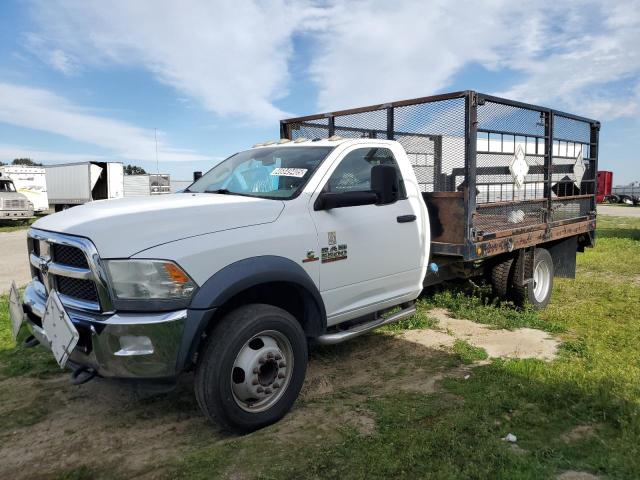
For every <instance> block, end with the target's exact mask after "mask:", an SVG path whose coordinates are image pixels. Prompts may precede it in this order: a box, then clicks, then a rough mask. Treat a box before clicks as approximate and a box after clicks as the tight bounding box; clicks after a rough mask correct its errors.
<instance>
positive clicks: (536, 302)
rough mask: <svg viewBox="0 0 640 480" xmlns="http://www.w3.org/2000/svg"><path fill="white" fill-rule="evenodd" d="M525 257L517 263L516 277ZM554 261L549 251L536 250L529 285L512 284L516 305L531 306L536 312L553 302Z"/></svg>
mask: <svg viewBox="0 0 640 480" xmlns="http://www.w3.org/2000/svg"><path fill="white" fill-rule="evenodd" d="M522 259H524V255H522V256H520V257H518V260H517V261H516V267H515V268H516V275H515V276H514V277H515V278H518V277H519V275H518V272H519V271H520V270H519V269H520V268H524V265H522ZM553 276H554V270H553V259H552V258H551V254H550V253H549V251H548V250H545V249H544V248H536V249H535V251H534V254H533V276H532V278H531V280H530V281H529V283H527V284H525V285H524V286H520V285H518V284H517V283H516V282H515V279H514V281H513V284H512V288H513V299H514V301H515V302H516V304H518V305H520V306H524V305H526V304H530V305H531V306H533V308H535V309H536V310H542V309H543V308H544V307H546V306H547V304H548V303H549V301H550V300H551V291H552V290H553Z"/></svg>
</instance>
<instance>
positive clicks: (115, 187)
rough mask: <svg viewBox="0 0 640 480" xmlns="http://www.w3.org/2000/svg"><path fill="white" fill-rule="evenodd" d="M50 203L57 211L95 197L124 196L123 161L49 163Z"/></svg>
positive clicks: (47, 169) (97, 198) (47, 166)
mask: <svg viewBox="0 0 640 480" xmlns="http://www.w3.org/2000/svg"><path fill="white" fill-rule="evenodd" d="M45 170H46V176H47V188H48V195H49V205H50V206H51V208H53V209H54V210H55V211H56V212H60V211H62V210H66V209H68V208H70V207H74V206H77V205H82V204H85V203H88V202H92V201H94V200H108V199H113V198H122V197H123V196H124V169H123V167H122V163H121V162H78V163H64V164H59V165H46V166H45Z"/></svg>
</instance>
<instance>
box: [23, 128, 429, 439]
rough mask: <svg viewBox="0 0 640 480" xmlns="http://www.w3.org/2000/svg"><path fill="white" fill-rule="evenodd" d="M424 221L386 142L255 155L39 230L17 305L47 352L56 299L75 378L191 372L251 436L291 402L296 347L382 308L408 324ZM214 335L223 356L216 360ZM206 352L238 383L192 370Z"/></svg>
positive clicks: (263, 150) (41, 224) (222, 416)
mask: <svg viewBox="0 0 640 480" xmlns="http://www.w3.org/2000/svg"><path fill="white" fill-rule="evenodd" d="M428 225H429V221H428V214H427V210H426V208H425V206H424V203H423V201H422V197H421V194H420V191H419V189H418V185H417V181H416V177H415V174H414V173H413V170H412V169H411V165H410V163H409V162H408V160H407V157H406V154H405V153H404V150H403V149H402V147H401V146H400V145H399V144H398V143H397V142H393V141H387V140H371V139H357V140H348V139H332V140H321V141H310V140H305V141H298V142H282V143H274V144H270V145H259V146H256V147H254V148H252V149H250V150H247V151H244V152H240V153H238V154H236V155H234V156H232V157H230V158H229V159H227V160H226V161H224V162H222V163H221V164H219V165H217V166H216V167H214V168H213V169H211V170H210V171H209V172H207V173H206V174H205V175H204V176H203V177H202V178H200V179H199V180H198V181H196V182H195V183H194V184H193V185H191V186H190V187H189V188H188V190H187V191H186V192H184V193H182V194H179V195H165V196H153V197H148V198H136V199H126V198H125V199H118V200H111V201H108V202H95V203H90V204H86V205H82V206H79V207H76V208H74V209H73V210H70V211H64V212H61V213H58V214H55V215H51V216H49V217H45V218H42V219H40V220H38V221H37V222H36V223H35V224H34V225H33V228H32V229H31V230H30V231H29V234H28V237H29V250H30V261H31V266H32V273H33V281H32V282H31V283H30V284H29V285H28V286H27V288H26V290H25V292H24V296H23V299H22V308H23V311H24V313H25V318H26V321H27V324H28V325H29V328H30V329H31V331H32V333H33V335H34V338H35V339H37V340H38V341H39V342H40V343H42V344H44V345H51V344H52V342H53V339H52V338H51V337H50V335H49V334H48V332H47V322H46V315H45V313H46V312H47V311H49V310H48V304H49V303H51V302H52V301H51V298H52V297H55V299H56V301H59V308H61V310H63V311H64V315H66V316H67V317H68V319H69V326H70V327H72V329H73V330H75V331H76V332H77V335H76V336H77V341H76V343H75V344H74V345H73V348H72V349H70V350H69V349H67V350H65V352H66V353H64V354H63V355H62V356H61V357H59V359H60V360H64V363H65V364H67V365H68V366H71V367H72V368H73V369H74V371H75V372H76V377H78V376H81V377H82V376H84V377H86V376H88V375H101V376H104V377H115V378H130V379H131V378H132V379H139V380H140V379H145V380H150V379H151V380H157V381H167V380H171V379H173V378H175V377H176V375H178V374H179V373H180V372H182V371H184V370H188V369H191V368H195V369H196V370H197V371H198V372H201V373H200V375H199V380H198V381H197V382H196V383H197V385H200V386H199V387H196V392H197V394H198V396H199V398H201V402H202V403H203V404H204V405H205V407H204V411H205V413H206V414H207V415H208V416H210V417H211V418H215V419H216V420H217V421H219V422H222V423H223V424H225V425H227V426H229V427H230V428H236V429H237V428H239V429H253V428H256V427H257V426H261V425H264V424H266V423H270V422H272V421H274V419H275V418H276V417H277V416H278V415H281V414H284V411H286V409H285V410H283V408H284V407H285V406H286V405H289V406H290V403H292V402H293V400H294V399H295V396H297V392H298V391H299V388H300V387H301V385H302V383H301V382H302V379H303V378H304V370H305V368H306V367H305V366H306V355H307V339H316V340H317V341H320V342H325V343H336V342H338V341H343V340H345V339H347V338H350V337H351V336H354V335H356V334H358V333H361V332H364V331H367V330H369V329H370V328H372V327H373V326H374V325H375V326H378V325H379V324H381V323H382V322H383V321H386V320H388V319H387V318H384V317H382V314H383V313H384V312H387V311H390V310H391V309H393V308H396V307H400V311H399V312H396V313H395V314H394V315H393V318H392V320H397V319H399V318H403V317H404V316H408V315H411V314H413V312H414V311H415V309H414V307H413V301H414V300H415V299H416V298H417V297H418V295H419V294H420V291H421V290H422V281H423V278H424V276H425V272H426V268H427V262H428V259H429V245H430V242H429V228H428ZM142 226H143V228H140V227H142ZM48 302H49V303H48ZM54 307H55V305H49V309H50V308H54ZM238 312H241V314H239V313H238ZM242 312H244V314H242ZM239 315H240V317H241V318H236V317H237V316H239ZM230 319H231V320H230ZM234 319H235V320H234ZM257 319H263V320H264V321H258V320H257ZM267 320H268V321H267ZM265 322H266V323H265ZM347 322H353V323H354V324H355V325H356V327H357V328H355V329H354V328H345V327H344V325H346V323H347ZM231 323H233V326H230V325H231ZM265 325H271V327H270V328H269V329H267V330H265V328H266V327H265ZM229 328H230V329H231V331H230V332H227V333H225V332H224V330H225V329H229ZM222 337H225V338H228V339H229V340H228V341H229V342H231V343H233V345H234V347H233V348H232V350H233V355H230V354H223V353H220V351H219V349H220V348H221V345H226V342H220V341H219V340H220V338H222ZM212 339H216V341H215V342H214V341H213V340H212ZM256 339H257V340H256ZM234 342H235V343H234ZM238 342H241V343H242V345H239V343H238ZM252 342H253V343H252ZM209 345H211V346H209ZM258 346H259V348H258ZM225 348H229V346H228V345H227V346H226V347H225ZM52 349H53V350H54V353H55V346H53V345H52ZM63 350H64V349H63ZM219 355H223V356H224V361H225V362H231V365H229V367H228V368H224V369H221V370H219V371H217V372H218V373H217V375H222V374H221V373H220V372H224V375H226V374H229V375H231V376H233V375H235V376H236V377H234V380H232V384H231V386H228V388H227V387H221V386H220V382H222V383H223V384H224V383H225V381H226V380H228V379H227V378H226V376H225V377H224V378H222V379H220V378H218V379H217V380H216V379H211V378H210V377H208V375H212V370H211V369H210V368H205V367H203V365H205V364H206V365H209V364H210V362H219V361H220V360H219V359H214V358H210V357H216V358H217V356H219ZM232 357H233V358H232ZM236 357H237V358H236ZM276 357H279V359H280V360H278V361H277V362H276V364H275V365H280V364H282V365H283V366H282V367H274V366H273V361H274V360H273V359H275V358H276ZM283 359H284V360H283ZM234 362H235V363H234ZM265 364H269V365H271V367H269V368H270V370H269V369H267V370H269V371H266V370H265V371H264V372H263V370H264V369H263V368H262V367H263V366H264V365H265ZM287 365H289V367H287ZM233 372H235V373H233ZM254 372H257V373H254ZM271 377H273V378H271ZM280 377H282V379H280ZM279 379H280V380H279ZM240 380H242V381H240ZM256 382H257V383H256ZM285 384H287V388H284V386H285ZM225 385H226V384H225ZM289 385H290V387H289ZM214 386H215V388H214ZM212 388H213V390H212ZM225 389H227V390H230V391H227V393H228V394H230V395H231V398H233V399H234V402H233V404H232V405H227V407H228V409H229V412H230V413H226V412H227V411H226V410H224V409H223V410H222V411H220V410H219V409H220V408H222V407H221V406H220V405H221V403H222V404H225V402H224V401H223V399H218V400H214V399H210V400H208V399H207V398H209V397H208V395H210V394H214V393H215V395H219V394H220V392H225ZM277 389H281V392H286V395H284V393H282V395H284V397H282V398H281V396H280V395H276V393H274V391H275V390H277ZM266 391H268V392H269V393H265V392H266ZM198 392H200V393H198ZM216 392H217V393H216ZM225 398H226V397H225ZM283 402H284V403H283ZM287 409H288V407H287ZM234 413H235V414H239V417H238V416H233V414H234ZM274 415H275V416H274Z"/></svg>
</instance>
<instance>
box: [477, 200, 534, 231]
mask: <svg viewBox="0 0 640 480" xmlns="http://www.w3.org/2000/svg"><path fill="white" fill-rule="evenodd" d="M545 212H546V201H545V200H534V201H527V202H500V203H492V204H484V205H482V204H481V205H478V207H477V210H476V215H475V219H474V226H475V228H476V232H477V234H478V235H482V234H484V233H492V232H497V231H499V230H504V229H506V228H510V229H515V228H521V227H527V226H531V225H538V224H541V223H544V216H545Z"/></svg>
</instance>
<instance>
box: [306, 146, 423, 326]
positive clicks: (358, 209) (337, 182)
mask: <svg viewBox="0 0 640 480" xmlns="http://www.w3.org/2000/svg"><path fill="white" fill-rule="evenodd" d="M381 164H383V165H384V164H387V165H394V166H395V167H396V168H397V162H396V160H395V158H394V156H393V153H392V151H391V150H390V149H389V148H387V147H385V146H379V147H377V146H371V144H367V146H362V145H359V146H358V145H355V146H352V147H350V148H349V149H347V150H346V151H345V152H344V153H343V155H342V157H341V158H340V159H338V160H337V161H336V162H335V163H334V165H332V169H330V170H329V172H328V174H327V175H326V176H325V179H324V180H323V182H321V183H320V187H319V189H318V190H317V191H316V193H315V194H314V196H313V197H312V200H311V203H310V213H311V217H312V219H313V221H314V223H315V225H316V230H317V233H318V243H319V245H320V260H321V265H320V291H321V294H322V297H323V299H324V302H325V307H326V311H327V317H328V319H327V323H328V325H333V324H336V323H339V322H341V321H344V320H349V319H351V318H357V317H359V316H362V315H365V314H367V313H370V312H373V311H376V310H379V309H381V308H386V307H387V306H393V305H397V304H399V303H401V302H404V301H407V300H411V299H413V298H415V297H416V296H417V293H416V289H418V292H419V287H417V286H416V285H417V284H419V283H420V281H421V278H420V277H421V274H420V271H421V261H422V257H423V250H424V248H423V245H422V241H421V236H420V233H421V232H420V231H419V224H420V223H421V222H420V221H419V215H420V212H418V211H416V210H417V209H416V206H415V203H414V202H410V201H409V200H408V199H407V195H406V191H405V187H404V182H403V181H402V176H401V174H400V169H398V176H399V179H400V189H399V194H398V196H397V198H396V200H395V201H392V202H391V203H387V204H384V205H381V204H378V205H359V206H349V207H341V208H332V209H330V210H316V209H314V201H315V200H316V199H317V196H318V195H319V194H320V192H332V193H344V192H370V191H371V169H372V168H373V167H374V166H375V165H381ZM417 220H418V221H417ZM409 297H411V298H409Z"/></svg>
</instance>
